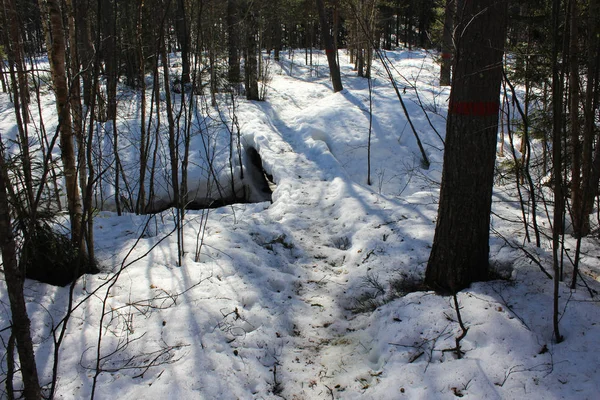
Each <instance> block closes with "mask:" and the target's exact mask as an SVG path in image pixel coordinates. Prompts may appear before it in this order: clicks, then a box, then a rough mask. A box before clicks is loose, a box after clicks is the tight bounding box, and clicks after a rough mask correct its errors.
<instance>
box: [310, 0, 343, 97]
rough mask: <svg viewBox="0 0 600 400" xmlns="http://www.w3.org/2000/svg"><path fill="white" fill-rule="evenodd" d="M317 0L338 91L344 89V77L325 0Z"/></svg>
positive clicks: (326, 50)
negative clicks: (338, 60) (328, 20)
mask: <svg viewBox="0 0 600 400" xmlns="http://www.w3.org/2000/svg"><path fill="white" fill-rule="evenodd" d="M316 1H317V10H318V11H319V21H320V22H321V36H322V37H323V43H325V54H327V62H328V63H329V73H330V75H331V83H332V84H333V91H334V92H336V93H337V92H340V91H342V90H344V87H343V86H342V77H341V75H340V67H339V65H338V63H337V49H336V48H335V46H334V45H333V40H332V38H331V34H330V28H329V23H328V22H327V15H326V14H325V5H324V4H323V0H316Z"/></svg>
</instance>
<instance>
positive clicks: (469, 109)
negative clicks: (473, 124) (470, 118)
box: [448, 101, 499, 117]
mask: <svg viewBox="0 0 600 400" xmlns="http://www.w3.org/2000/svg"><path fill="white" fill-rule="evenodd" d="M498 108H499V104H498V102H496V101H457V102H453V103H450V107H449V108H448V113H450V114H458V115H474V116H478V117H489V116H491V115H496V114H498Z"/></svg>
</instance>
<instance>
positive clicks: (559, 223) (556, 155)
mask: <svg viewBox="0 0 600 400" xmlns="http://www.w3.org/2000/svg"><path fill="white" fill-rule="evenodd" d="M559 13H560V0H553V2H552V19H553V22H552V23H553V41H552V60H553V61H554V62H553V63H552V114H553V118H552V157H553V160H552V165H553V167H552V174H553V185H554V222H553V225H552V255H553V270H554V296H553V319H552V320H553V328H554V339H555V340H556V342H561V341H562V336H561V334H560V330H559V325H558V321H559V309H558V307H559V304H558V289H559V280H560V268H559V263H560V258H559V249H560V235H561V234H562V233H563V217H564V209H565V203H564V201H565V199H564V195H563V181H562V137H561V136H562V135H561V133H562V117H561V115H562V94H563V90H562V80H561V79H560V77H559V72H560V71H559V65H558V64H559V63H558V49H559V46H560V32H559V29H560V15H559Z"/></svg>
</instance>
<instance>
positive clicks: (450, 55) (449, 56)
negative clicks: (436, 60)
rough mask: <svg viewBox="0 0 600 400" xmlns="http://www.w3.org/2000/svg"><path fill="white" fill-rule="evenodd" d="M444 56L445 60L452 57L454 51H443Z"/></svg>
mask: <svg viewBox="0 0 600 400" xmlns="http://www.w3.org/2000/svg"><path fill="white" fill-rule="evenodd" d="M442 58H443V59H444V60H447V59H450V58H452V53H442Z"/></svg>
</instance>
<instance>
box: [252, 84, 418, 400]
mask: <svg viewBox="0 0 600 400" xmlns="http://www.w3.org/2000/svg"><path fill="white" fill-rule="evenodd" d="M280 79H281V78H280ZM283 79H288V80H290V81H291V83H290V84H288V85H287V86H286V87H287V88H290V89H292V94H290V92H289V91H288V90H287V89H286V92H285V93H283V94H282V95H281V96H279V93H274V94H272V95H271V97H270V101H269V103H264V104H258V105H256V108H255V109H254V110H255V111H256V110H258V111H262V115H260V114H258V117H257V114H256V113H252V115H253V116H254V119H255V120H254V122H253V121H252V117H251V116H250V114H248V115H244V119H245V120H246V121H248V122H247V123H246V125H245V126H244V127H243V129H244V130H245V132H248V131H249V132H251V133H249V134H247V136H246V138H250V140H251V141H252V142H251V143H249V144H250V145H252V146H253V147H256V148H257V150H258V151H259V153H260V154H261V157H262V160H263V164H264V166H265V169H266V170H267V172H268V173H270V174H272V175H273V177H274V179H275V182H276V183H277V189H276V190H275V192H274V194H273V205H271V206H270V207H269V208H268V209H267V210H264V211H263V212H262V213H264V214H265V215H266V216H268V220H269V224H271V223H272V221H277V222H278V223H279V224H280V226H281V229H282V231H284V234H285V239H283V240H284V243H287V246H285V247H291V246H293V248H291V251H289V252H286V251H284V253H286V254H287V257H286V259H285V262H288V263H289V265H288V267H287V268H286V269H288V270H291V271H292V273H293V275H294V278H293V279H294V283H293V293H292V294H290V295H289V310H288V315H287V316H286V318H287V319H288V320H289V321H291V324H292V325H291V326H290V327H288V328H289V331H288V332H277V336H278V337H283V339H282V341H283V343H281V350H280V352H279V353H278V356H277V357H276V360H275V362H274V364H277V367H276V368H277V369H276V371H275V372H274V373H276V374H281V376H277V378H273V379H274V380H275V379H277V382H279V383H281V386H279V387H278V390H282V392H281V394H282V395H283V396H284V397H286V398H296V399H304V398H306V399H320V398H323V399H329V398H331V396H333V393H334V391H335V392H336V393H337V392H338V391H339V392H343V391H344V390H345V387H343V386H344V385H340V384H339V383H337V382H338V381H339V382H342V381H348V377H346V378H345V379H343V380H342V376H343V375H344V374H346V375H351V376H350V377H349V378H350V381H353V380H356V379H357V376H361V377H362V378H361V382H363V381H364V382H363V383H361V384H362V385H365V384H368V382H370V381H371V380H372V379H373V377H374V376H376V372H373V371H375V370H376V369H377V368H378V367H380V365H379V358H378V356H377V355H375V356H374V357H373V360H372V361H373V362H372V363H366V364H365V363H364V362H362V361H361V363H360V364H361V365H357V366H351V367H349V366H348V363H349V364H350V365H351V364H352V362H353V360H354V359H355V358H356V357H357V356H360V358H364V357H365V354H367V353H368V351H369V348H368V347H367V346H369V342H370V341H371V340H372V339H371V338H368V337H365V338H361V337H357V336H356V335H352V336H350V335H349V334H351V333H352V332H354V331H355V330H356V329H357V327H358V326H357V325H356V321H355V320H354V319H355V318H356V315H354V314H353V313H352V312H351V311H349V309H350V308H352V307H353V306H354V304H353V302H354V299H352V298H350V297H349V296H347V295H346V289H347V288H348V285H349V280H350V279H349V269H362V273H366V272H367V271H368V268H366V267H365V266H364V264H365V263H366V261H367V260H368V259H369V258H370V257H371V256H373V254H374V250H372V252H371V253H369V252H368V248H364V244H365V243H364V239H363V236H364V237H365V238H366V237H368V236H372V231H373V230H375V229H380V228H381V226H384V228H383V229H382V233H381V235H382V238H383V240H384V241H385V240H386V237H387V236H386V235H388V236H389V235H390V234H392V235H393V232H392V231H393V229H391V228H392V227H393V226H397V227H401V224H402V221H403V220H406V219H407V217H406V215H405V214H408V213H411V212H412V210H410V209H409V210H407V209H406V207H403V206H400V207H399V205H398V204H397V203H394V204H392V203H391V202H389V201H388V200H386V199H385V198H383V197H382V196H377V195H376V194H375V193H374V192H372V191H371V190H369V189H367V188H365V187H363V186H361V185H359V184H357V183H355V182H353V181H352V180H351V179H350V177H349V175H348V173H347V172H346V170H345V169H344V167H343V166H342V165H341V164H340V162H339V161H338V160H337V159H336V158H335V156H334V155H333V154H332V153H331V151H330V147H329V145H328V144H327V139H328V138H327V135H325V134H323V133H322V132H321V133H318V132H317V133H315V132H314V131H312V132H311V130H312V127H313V126H314V124H313V123H310V122H311V121H308V122H307V120H309V119H310V118H312V117H313V114H314V111H315V110H316V109H319V101H321V100H322V101H323V102H324V103H327V104H329V103H331V102H336V101H337V102H342V103H348V100H347V97H348V96H347V95H348V93H347V92H346V91H345V92H342V93H338V94H333V93H332V92H331V90H330V89H329V88H328V87H327V86H326V85H315V84H314V83H304V82H302V81H295V80H292V79H289V78H283ZM279 85H281V84H279ZM294 89H295V90H294ZM292 98H293V101H292ZM346 106H347V107H348V108H349V109H352V108H356V106H355V105H352V104H346ZM282 153H284V154H285V157H282V156H281V154H282ZM282 160H284V161H283V163H282ZM343 210H346V211H343ZM404 229H405V230H409V229H408V228H406V227H404ZM386 232H387V233H386ZM375 257H376V256H373V258H375ZM421 261H422V260H421ZM369 269H370V268H369ZM282 286H285V285H282ZM277 287H280V286H277ZM357 370H362V371H361V372H357ZM348 395H349V393H346V396H345V398H348Z"/></svg>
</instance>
